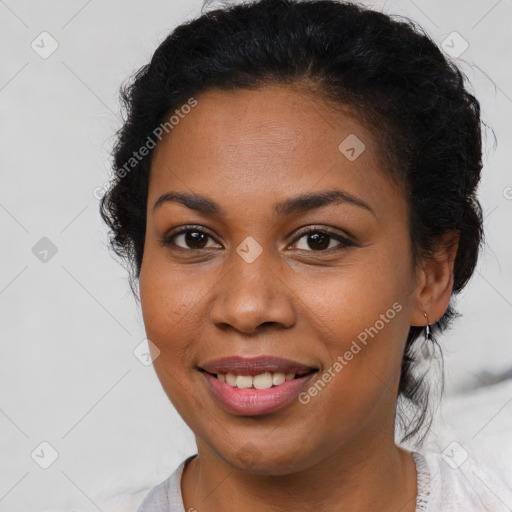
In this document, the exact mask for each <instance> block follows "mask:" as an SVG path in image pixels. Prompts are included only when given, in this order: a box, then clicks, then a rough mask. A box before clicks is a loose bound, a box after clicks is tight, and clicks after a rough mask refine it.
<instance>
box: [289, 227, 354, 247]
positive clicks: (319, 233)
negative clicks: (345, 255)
mask: <svg viewBox="0 0 512 512" xmlns="http://www.w3.org/2000/svg"><path fill="white" fill-rule="evenodd" d="M303 238H304V239H305V242H304V243H303V247H298V249H299V250H306V251H308V247H309V248H310V249H311V250H309V252H327V251H329V252H330V250H331V249H334V250H343V249H345V248H347V247H355V246H356V244H355V243H354V242H352V240H350V239H349V238H347V237H345V236H343V235H340V234H339V233H335V232H333V231H330V230H328V229H325V228H323V229H311V228H310V229H309V230H307V231H303V232H302V233H301V234H300V235H299V236H298V237H297V238H295V240H294V243H296V242H297V241H298V240H301V239H303ZM333 240H335V241H337V242H339V243H338V245H337V246H336V245H334V247H333V246H332V245H331V242H332V241H333Z"/></svg>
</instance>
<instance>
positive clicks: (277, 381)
mask: <svg viewBox="0 0 512 512" xmlns="http://www.w3.org/2000/svg"><path fill="white" fill-rule="evenodd" d="M217 378H218V379H219V380H220V381H221V382H225V383H226V384H229V385H230V386H232V387H234V388H240V389H248V388H255V389H269V388H271V387H272V386H280V385H281V384H283V383H284V382H285V381H287V380H293V379H294V378H295V373H286V374H284V373H282V372H275V373H270V372H265V373H260V374H259V375H255V376H254V377H251V376H250V375H235V374H233V373H226V374H223V373H218V374H217Z"/></svg>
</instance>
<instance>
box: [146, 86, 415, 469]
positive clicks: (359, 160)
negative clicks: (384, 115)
mask: <svg viewBox="0 0 512 512" xmlns="http://www.w3.org/2000/svg"><path fill="white" fill-rule="evenodd" d="M196 99H197V105H196V106H194V107H193V108H191V110H190V112H189V113H188V114H186V115H182V116H181V118H180V120H179V123H178V124H176V125H175V126H174V128H173V129H172V130H171V131H170V132H169V134H168V135H166V136H165V137H164V138H163V139H162V141H161V142H159V144H158V146H157V148H156V149H155V154H154V158H153V163H152V169H151V178H150V187H149V196H148V211H147V231H146V239H145V248H144V258H143V263H142V269H141V274H140V294H141V303H142V311H143V317H144V323H145V327H146V333H147V337H148V339H149V340H150V341H151V342H152V343H154V345H156V347H158V349H159V350H160V354H159V355H158V357H156V359H155V360H154V366H155V370H156V372H157V374H158V377H159V379H160V381H161V383H162V386H163V388H164V390H165V391H166V393H167V395H168V396H169V398H170V400H171V401H172V403H173V404H174V406H175V407H176V409H177V411H178V412H179V413H180V415H181V416H182V417H183V419H184V420H185V421H186V423H187V424H188V425H189V426H190V428H191V429H192V430H193V432H194V433H195V435H196V439H197V443H198V447H199V450H200V453H202V454H204V455H203V456H204V457H208V456H210V457H212V456H213V457H214V458H215V457H217V459H216V460H222V461H224V462H225V463H228V464H230V465H232V466H234V467H237V468H240V469H248V468H249V469H252V470H253V471H255V472H262V473H267V474H285V473H291V472H294V471H298V470H301V469H305V468H307V467H309V466H312V465H314V464H317V463H320V462H323V463H326V462H327V461H329V460H331V459H333V458H334V457H336V456H337V454H339V453H343V454H344V456H350V454H351V453H353V454H354V456H356V455H357V454H358V453H359V454H360V453H361V452H360V450H361V449H362V448H363V447H364V449H365V450H366V449H371V447H372V446H375V445H376V444H377V443H381V442H384V441H386V442H388V441H389V440H390V439H391V440H392V438H393V428H394V417H395V404H396V397H397V390H398V382H399V377H400V367H401V361H402V354H403V350H404V344H405V339H406V337H407V333H408V330H409V326H410V324H411V316H412V315H413V311H415V306H414V290H415V286H416V273H415V271H414V269H413V267H412V264H411V252H410V239H409V231H408V214H407V205H406V202H405V199H404V195H403V193H402V191H401V190H400V188H398V187H397V186H396V185H395V184H394V183H393V182H392V181H390V180H389V179H388V177H387V175H386V174H385V172H384V171H383V168H382V163H381V161H382V159H381V158H380V156H381V155H380V154H379V152H380V151H387V148H379V147H378V146H377V143H376V139H375V137H374V135H375V134H374V133H372V132H370V131H368V130H367V129H365V128H363V126H362V124H359V123H358V122H357V121H356V120H355V119H354V118H351V117H347V116H346V115H343V114H341V113H339V114H336V115H335V114H334V113H333V112H332V111H330V110H329V109H328V108H327V106H326V105H325V104H324V103H323V102H322V100H321V99H319V98H316V97H315V96H314V95H312V94H310V93H307V92H300V91H299V90H298V89H291V88H289V87H285V86H266V87H265V88H261V89H258V90H253V91H248V90H237V91H235V92H225V91H217V90H215V91H213V90H210V91H208V92H205V93H203V94H201V95H199V96H198V97H197V98H196ZM363 144H364V146H363ZM164 194H175V196H173V197H174V198H175V199H174V200H173V199H172V197H171V196H167V200H165V199H161V200H160V201H159V199H160V198H161V197H162V196H163V195H164ZM178 194H183V195H184V196H187V197H188V198H189V199H188V200H187V199H186V198H182V199H176V197H178V196H177V195H178ZM335 194H337V195H335ZM309 196H312V197H311V198H310V199H307V197H309ZM301 197H302V198H303V199H302V200H299V199H298V198H301ZM199 198H201V199H202V200H199ZM157 202H159V205H157V206H156V207H155V203H157ZM187 203H188V206H186V204H187ZM185 226H190V227H189V228H188V232H186V233H181V234H176V233H177V232H179V231H180V230H181V229H183V228H184V227H185ZM308 233H309V234H308ZM175 234H176V236H174V237H172V235H175ZM337 237H340V238H337ZM164 238H167V242H168V243H167V244H162V243H160V241H161V240H162V239H164ZM416 315H417V311H416ZM156 352H157V351H155V350H153V353H156ZM260 356H266V357H268V358H270V359H259V360H256V359H254V358H258V357H260ZM221 358H222V359H224V358H228V360H225V361H221V362H218V363H216V360H219V359H221ZM229 358H238V359H229ZM246 358H248V359H249V361H248V359H246ZM272 358H274V360H272ZM275 358H281V359H284V360H286V361H284V362H283V361H282V360H276V359H275ZM251 360H252V361H251ZM251 363H252V364H251ZM205 370H208V371H209V372H210V373H207V372H206V371H205ZM311 371H313V372H314V373H308V374H307V375H305V376H304V375H303V374H304V373H305V372H311ZM226 373H230V374H232V376H230V377H227V379H228V381H229V383H227V382H223V377H222V376H221V377H215V376H213V375H211V374H221V375H225V374H226ZM293 373H295V374H296V377H297V378H291V375H288V380H287V378H286V376H283V374H293ZM256 374H260V375H261V374H263V376H259V377H258V378H256V379H252V380H251V379H250V378H247V376H253V375H256ZM269 374H270V375H269ZM237 375H239V376H241V377H243V376H245V378H237ZM224 379H226V377H224ZM283 379H284V382H282V381H283ZM320 381H321V382H320ZM255 385H256V388H255V387H254V386H255ZM269 385H270V386H271V387H270V388H269ZM238 386H240V387H238ZM244 386H252V387H250V388H245V387H244ZM257 388H264V389H257Z"/></svg>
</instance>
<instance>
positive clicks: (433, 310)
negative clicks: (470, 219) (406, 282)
mask: <svg viewBox="0 0 512 512" xmlns="http://www.w3.org/2000/svg"><path fill="white" fill-rule="evenodd" d="M458 246H459V232H458V231H450V232H447V233H444V234H443V236H442V237H441V239H440V242H439V245H438V249H437V250H436V252H435V254H434V256H433V257H431V258H424V259H422V260H421V262H420V263H419V264H418V268H417V269H416V288H415V290H414V292H413V295H414V298H413V308H412V310H411V318H410V325H415V326H422V327H423V326H425V325H426V324H427V322H426V319H425V313H426V314H427V317H428V322H429V324H433V323H435V322H437V321H438V320H439V319H440V318H441V317H442V316H443V315H444V313H445V311H446V308H447V307H448V303H449V301H450V297H451V294H452V289H453V264H454V261H455V256H456V255H457V249H458Z"/></svg>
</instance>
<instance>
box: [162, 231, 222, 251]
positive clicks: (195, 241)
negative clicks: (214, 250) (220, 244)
mask: <svg viewBox="0 0 512 512" xmlns="http://www.w3.org/2000/svg"><path fill="white" fill-rule="evenodd" d="M209 239H213V238H212V237H211V236H210V235H209V234H208V233H206V231H203V230H201V229H198V228H184V229H181V230H180V231H178V232H176V233H173V234H171V235H167V236H165V237H164V238H162V239H161V240H160V243H161V244H162V245H168V246H175V247H177V248H179V249H184V250H187V249H189V250H199V249H204V248H205V247H206V246H207V244H208V240H209Z"/></svg>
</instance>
